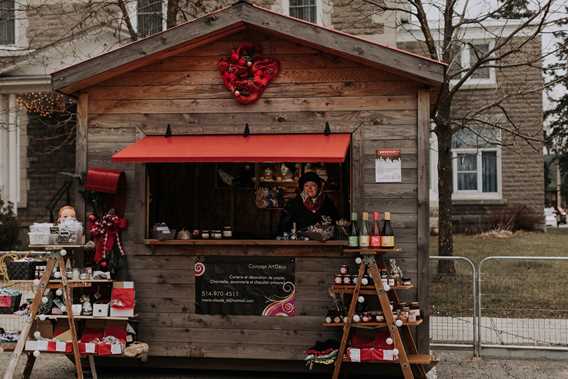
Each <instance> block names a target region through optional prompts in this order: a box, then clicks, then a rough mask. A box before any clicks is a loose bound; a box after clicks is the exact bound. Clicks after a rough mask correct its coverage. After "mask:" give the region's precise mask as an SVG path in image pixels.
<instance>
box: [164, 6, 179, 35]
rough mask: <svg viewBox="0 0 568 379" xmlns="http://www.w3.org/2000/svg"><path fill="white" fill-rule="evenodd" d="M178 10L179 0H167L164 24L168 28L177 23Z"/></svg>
mask: <svg viewBox="0 0 568 379" xmlns="http://www.w3.org/2000/svg"><path fill="white" fill-rule="evenodd" d="M178 10H179V0H168V14H167V16H166V17H167V18H166V26H167V28H168V29H170V28H173V27H174V26H176V25H177V15H178Z"/></svg>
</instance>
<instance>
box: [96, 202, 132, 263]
mask: <svg viewBox="0 0 568 379" xmlns="http://www.w3.org/2000/svg"><path fill="white" fill-rule="evenodd" d="M127 227H128V221H126V219H124V218H121V217H118V216H117V215H116V214H115V213H114V210H113V209H111V210H110V211H109V212H108V213H107V214H106V215H104V216H103V217H102V218H101V219H97V217H96V216H95V215H93V214H90V215H89V217H88V221H87V228H88V230H89V233H91V238H92V239H93V241H95V262H96V263H98V264H100V265H101V267H102V266H106V263H107V262H106V258H107V255H108V254H109V253H111V252H112V251H113V249H115V248H117V249H118V251H119V252H120V255H126V252H125V251H124V245H123V243H122V239H121V238H120V233H121V232H122V231H123V230H125V229H126V228H127Z"/></svg>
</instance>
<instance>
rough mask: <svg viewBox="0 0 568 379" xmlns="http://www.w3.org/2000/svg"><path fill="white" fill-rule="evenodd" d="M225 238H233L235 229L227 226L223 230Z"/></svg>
mask: <svg viewBox="0 0 568 379" xmlns="http://www.w3.org/2000/svg"><path fill="white" fill-rule="evenodd" d="M223 238H233V228H231V227H230V226H225V227H224V228H223Z"/></svg>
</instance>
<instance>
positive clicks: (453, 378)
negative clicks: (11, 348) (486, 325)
mask: <svg viewBox="0 0 568 379" xmlns="http://www.w3.org/2000/svg"><path fill="white" fill-rule="evenodd" d="M566 354H567V357H568V353H566ZM436 355H437V356H438V357H439V359H440V363H439V364H438V366H437V368H436V369H435V372H433V374H434V375H431V378H432V379H437V378H439V379H446V378H448V379H477V378H483V379H501V378H507V379H549V378H568V365H567V364H566V360H528V359H522V360H521V359H508V360H503V359H472V355H471V353H470V352H451V351H437V352H436ZM9 357H10V356H9V354H7V353H0V371H2V369H3V368H4V367H6V364H7V362H8V360H9ZM22 361H23V359H22ZM22 363H23V362H22ZM72 377H73V365H72V364H71V362H70V361H69V360H68V359H67V358H65V357H59V356H49V357H48V356H47V354H43V355H42V356H40V358H39V359H38V361H37V362H36V370H34V375H32V378H35V379H53V378H72ZM99 377H100V378H102V379H131V378H132V379H150V378H153V379H182V378H185V379H244V378H248V379H265V378H270V379H290V378H293V379H304V378H306V379H307V378H308V377H309V378H311V379H315V378H317V379H319V378H322V377H321V376H301V375H297V374H284V375H276V374H273V373H268V374H251V373H241V374H236V373H212V372H188V371H164V370H160V371H148V370H145V371H128V372H124V371H113V372H104V373H101V375H100V376H99Z"/></svg>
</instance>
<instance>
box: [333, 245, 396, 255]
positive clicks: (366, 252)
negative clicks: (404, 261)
mask: <svg viewBox="0 0 568 379" xmlns="http://www.w3.org/2000/svg"><path fill="white" fill-rule="evenodd" d="M400 251H401V250H400V249H399V248H396V247H395V248H392V249H381V248H378V249H373V248H370V247H361V248H357V249H347V248H346V249H343V252H345V253H355V254H363V255H376V254H385V253H400Z"/></svg>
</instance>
